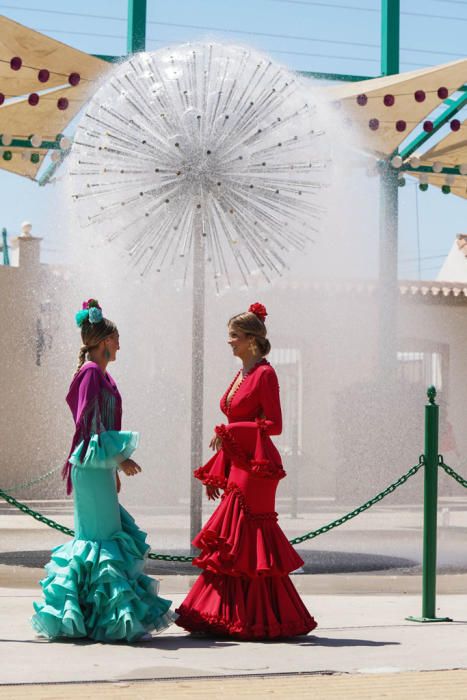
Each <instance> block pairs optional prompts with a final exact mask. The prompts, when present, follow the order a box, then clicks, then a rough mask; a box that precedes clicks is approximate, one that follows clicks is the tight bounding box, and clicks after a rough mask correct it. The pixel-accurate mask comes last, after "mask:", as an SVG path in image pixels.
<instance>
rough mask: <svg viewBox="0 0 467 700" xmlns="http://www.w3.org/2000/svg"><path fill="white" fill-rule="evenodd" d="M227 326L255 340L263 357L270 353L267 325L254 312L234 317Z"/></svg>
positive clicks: (246, 312)
mask: <svg viewBox="0 0 467 700" xmlns="http://www.w3.org/2000/svg"><path fill="white" fill-rule="evenodd" d="M227 325H228V326H231V327H232V328H236V329H237V330H239V331H243V333H245V334H246V335H249V336H251V337H252V338H254V341H255V343H256V346H257V348H258V350H259V352H260V354H261V355H262V356H263V357H265V356H266V355H267V354H268V353H269V352H270V350H271V343H270V342H269V340H268V338H267V337H266V336H267V333H268V332H267V329H266V325H265V323H264V321H262V320H261V319H260V318H258V316H256V314H254V313H253V312H252V311H244V312H243V313H241V314H237V315H236V316H232V318H231V319H230V320H229V323H228V324H227Z"/></svg>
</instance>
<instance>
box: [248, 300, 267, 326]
mask: <svg viewBox="0 0 467 700" xmlns="http://www.w3.org/2000/svg"><path fill="white" fill-rule="evenodd" d="M248 311H250V312H251V313H252V314H254V315H255V316H257V317H258V318H259V320H260V321H262V322H263V323H264V321H265V320H266V316H267V315H268V312H267V311H266V307H265V306H263V304H260V303H259V301H256V302H255V303H254V304H252V305H251V306H250V308H249V309H248Z"/></svg>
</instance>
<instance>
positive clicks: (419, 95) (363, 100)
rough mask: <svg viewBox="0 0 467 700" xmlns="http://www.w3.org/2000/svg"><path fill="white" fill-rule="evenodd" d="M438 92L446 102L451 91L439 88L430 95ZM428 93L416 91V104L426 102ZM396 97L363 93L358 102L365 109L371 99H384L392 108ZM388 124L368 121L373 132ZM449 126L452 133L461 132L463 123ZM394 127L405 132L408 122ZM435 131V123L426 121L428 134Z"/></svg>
mask: <svg viewBox="0 0 467 700" xmlns="http://www.w3.org/2000/svg"><path fill="white" fill-rule="evenodd" d="M432 92H436V94H437V96H438V97H439V99H440V100H445V99H446V98H447V97H448V96H449V90H448V88H447V87H444V86H442V87H439V88H438V89H437V90H429V91H428V93H432ZM407 94H409V93H402V94H401V95H399V96H404V97H405V96H407ZM426 96H427V92H426V91H425V90H415V92H414V93H413V98H414V100H415V102H424V101H425V100H426ZM396 97H397V95H394V94H392V93H387V94H386V95H383V97H382V98H381V96H380V95H370V96H368V95H366V94H365V93H362V94H360V95H357V97H356V98H355V99H356V102H357V104H358V105H359V106H360V107H365V106H366V105H367V104H368V100H369V99H382V101H383V104H384V105H385V106H386V107H392V106H393V105H394V104H395V103H396ZM382 123H383V124H386V123H388V122H381V121H380V120H379V119H377V118H376V117H372V118H371V119H369V120H368V127H369V129H371V131H377V130H378V129H379V127H380V126H381V124H382ZM449 126H450V128H451V131H459V129H460V128H461V126H462V125H461V122H460V121H459V119H451V121H450V123H449ZM394 127H395V129H396V131H399V132H403V131H405V130H406V129H407V122H406V121H405V120H404V119H398V120H397V121H396V122H395V123H394ZM433 129H434V123H433V122H432V121H431V120H430V119H427V120H426V121H424V122H423V130H424V131H425V132H426V133H428V134H429V133H431V132H432V131H433Z"/></svg>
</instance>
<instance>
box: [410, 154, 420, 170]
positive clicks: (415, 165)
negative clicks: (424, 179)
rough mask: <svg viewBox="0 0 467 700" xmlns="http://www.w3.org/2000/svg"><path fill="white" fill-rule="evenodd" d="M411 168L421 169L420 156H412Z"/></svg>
mask: <svg viewBox="0 0 467 700" xmlns="http://www.w3.org/2000/svg"><path fill="white" fill-rule="evenodd" d="M409 163H410V166H411V167H412V168H419V167H420V158H419V157H418V156H412V157H411V158H410V159H409Z"/></svg>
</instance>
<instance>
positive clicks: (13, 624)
mask: <svg viewBox="0 0 467 700" xmlns="http://www.w3.org/2000/svg"><path fill="white" fill-rule="evenodd" d="M446 507H447V506H446ZM47 510H48V512H47V514H48V515H49V516H51V517H55V518H56V519H58V520H60V521H61V522H65V523H66V524H70V525H71V513H70V506H69V504H63V502H56V503H55V504H52V503H50V504H49V506H48V508H47ZM328 511H329V512H328ZM134 514H135V515H136V516H137V519H138V522H139V523H140V524H141V525H142V527H144V528H145V529H147V530H148V531H149V533H150V541H151V542H153V543H155V544H156V546H157V548H158V549H164V544H166V546H167V547H168V545H169V544H170V543H172V542H173V543H174V547H175V548H183V542H186V523H185V521H184V518H183V517H182V516H181V515H177V514H176V513H175V514H174V513H167V514H165V515H161V516H154V515H153V514H151V513H150V512H145V511H144V510H141V511H140V512H138V513H134ZM336 514H337V513H336V512H334V511H332V510H331V509H330V508H329V509H328V507H327V506H326V507H323V508H321V509H320V512H318V513H317V514H314V515H310V514H306V515H304V516H302V517H301V518H297V519H292V518H289V519H287V518H282V525H283V528H284V530H285V531H286V533H287V534H288V535H289V536H294V535H296V534H301V533H302V532H304V531H307V530H309V529H312V528H313V527H316V526H318V525H321V524H322V523H323V522H327V521H329V520H331V519H332V517H334V516H335V515H336ZM443 518H444V520H443ZM440 523H441V527H440V537H439V552H440V561H441V568H442V569H443V572H444V573H443V575H441V576H439V577H438V593H439V595H438V607H439V609H438V614H439V615H446V616H450V617H452V618H453V619H454V622H452V623H436V624H430V625H422V624H416V623H411V622H408V621H406V620H405V617H406V616H407V615H411V614H415V615H417V614H419V613H420V611H421V599H420V591H421V577H420V568H419V560H420V550H421V547H420V545H421V537H420V535H421V528H420V525H421V511H420V509H419V508H412V507H410V506H404V507H397V506H394V507H386V508H383V507H378V508H377V509H375V510H374V511H371V512H369V513H367V514H365V515H363V516H361V517H360V518H357V519H356V520H354V521H352V522H350V523H349V524H347V525H346V526H345V527H343V528H339V530H338V531H335V532H334V533H331V534H329V535H325V536H323V537H322V538H319V547H318V540H316V541H313V543H312V546H310V548H309V551H310V557H311V558H310V562H311V564H310V567H311V568H312V569H313V567H314V568H315V570H320V569H319V567H318V568H316V562H318V563H319V564H320V566H321V570H323V568H324V569H325V570H330V571H339V570H344V571H347V573H340V574H336V573H333V574H329V573H327V574H326V573H321V574H314V575H310V574H305V575H297V576H295V577H294V583H295V585H296V586H297V588H298V589H299V591H300V593H301V594H302V595H303V596H304V598H305V602H306V604H307V605H308V607H309V609H310V610H311V612H312V613H313V614H314V615H315V616H316V618H317V619H318V621H319V627H318V629H317V630H316V631H315V633H314V634H312V635H309V636H308V637H304V638H299V639H295V640H288V641H282V642H270V643H245V642H243V643H240V642H236V641H233V640H220V639H218V640H208V639H193V638H192V637H190V636H189V635H187V634H185V633H184V632H183V631H182V630H179V629H178V628H176V627H173V628H171V629H169V630H167V631H166V632H165V633H164V634H162V635H160V636H159V637H156V638H154V639H153V640H152V641H151V642H149V643H145V644H139V645H134V646H126V645H102V644H94V643H92V642H89V641H81V642H76V643H74V642H61V643H58V642H53V643H51V642H47V641H46V640H41V639H38V638H36V637H35V636H34V634H33V632H32V630H31V628H30V626H29V623H28V618H29V616H30V614H31V606H32V601H33V600H34V599H35V598H37V597H38V594H39V589H38V586H37V581H38V579H39V578H41V576H42V570H41V569H39V568H32V567H31V566H29V564H30V563H36V566H37V564H38V563H41V561H42V559H43V556H44V555H43V554H42V553H43V552H44V551H45V550H47V549H49V548H50V547H52V546H54V545H56V544H59V543H61V542H64V541H66V539H67V538H66V537H65V536H63V535H60V533H57V532H55V531H53V530H49V529H47V528H46V527H45V526H43V525H41V524H39V523H36V522H35V521H34V520H32V519H31V518H28V517H27V516H23V515H21V514H19V513H18V514H15V515H12V513H11V511H7V510H5V509H0V553H2V552H3V553H6V554H7V556H6V558H5V557H4V558H3V563H2V558H1V556H0V643H1V646H0V700H3V698H8V699H9V698H24V697H26V695H27V696H28V698H31V700H34V699H35V698H47V700H54V699H55V698H67V699H68V698H70V699H72V698H73V697H83V696H88V697H90V698H94V697H96V698H97V697H98V698H101V697H104V698H105V697H115V698H125V699H126V698H131V699H132V700H133V699H134V698H141V699H143V700H144V699H145V698H149V697H151V698H153V697H159V698H165V697H167V698H169V697H170V698H175V700H176V698H183V697H190V698H196V697H201V696H202V697H203V698H206V700H209V699H210V698H222V699H223V700H224V699H226V700H229V698H234V697H235V698H238V697H250V696H251V697H256V698H262V697H270V696H273V697H281V698H290V697H291V696H297V697H314V698H316V699H317V700H326V699H327V698H349V699H351V698H358V700H360V699H361V700H364V699H365V698H384V697H391V698H396V699H398V698H404V700H405V699H406V698H410V700H415V699H416V700H418V698H424V699H425V698H426V699H427V700H428V699H430V698H439V699H440V700H441V699H442V700H444V699H445V698H447V697H448V698H449V700H458V699H462V700H467V682H466V681H467V651H466V638H467V637H466V635H467V573H465V571H466V568H467V548H466V547H465V542H466V536H467V510H466V509H465V501H463V502H461V501H459V500H455V501H454V499H452V501H450V502H449V509H448V511H446V510H445V511H444V515H443V512H440ZM443 523H444V524H443ZM333 538H334V539H333ZM21 552H23V553H25V554H20V553H21ZM28 552H29V553H30V554H27V553H28ZM341 552H342V553H344V554H345V557H342V556H341V555H340V553H341ZM381 552H382V553H383V555H384V556H385V557H389V558H391V557H392V558H398V557H402V558H408V559H410V560H411V564H412V565H411V566H410V567H405V568H402V569H393V570H389V571H373V572H370V571H368V570H367V571H366V572H365V573H360V574H359V573H355V569H356V568H357V569H358V566H359V562H360V563H361V562H363V561H364V558H362V557H360V558H358V556H357V555H359V554H360V555H361V554H364V555H365V557H367V556H368V555H369V556H370V559H371V556H372V554H375V555H376V554H381ZM373 558H374V563H378V562H380V560H378V558H377V557H373ZM365 561H366V559H365ZM356 562H357V564H356ZM370 563H371V562H370ZM339 567H340V568H339ZM369 568H370V570H371V568H377V566H376V567H374V566H370V567H369ZM163 571H164V572H165V570H163ZM187 571H189V570H187ZM173 573H174V574H175V573H176V570H175V571H174V572H173ZM180 573H183V574H184V575H164V576H162V581H161V586H162V592H163V594H164V595H165V596H167V597H170V598H172V599H173V600H174V603H175V604H177V603H178V602H179V601H180V600H181V599H182V597H183V596H184V595H185V593H186V591H187V590H188V588H189V587H190V585H191V583H192V581H193V576H190V575H187V574H186V573H185V570H184V571H183V572H182V571H181V572H180ZM456 669H464V670H456ZM63 683H65V685H62V684H63ZM10 684H13V685H10ZM25 684H26V685H25ZM29 684H31V685H29ZM43 684H52V685H43ZM87 684H90V685H87Z"/></svg>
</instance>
